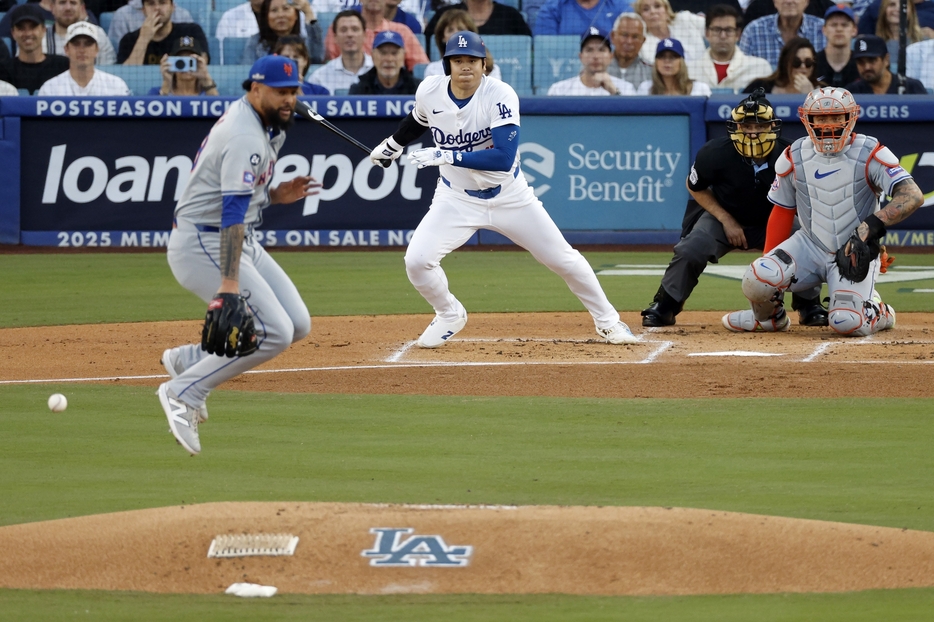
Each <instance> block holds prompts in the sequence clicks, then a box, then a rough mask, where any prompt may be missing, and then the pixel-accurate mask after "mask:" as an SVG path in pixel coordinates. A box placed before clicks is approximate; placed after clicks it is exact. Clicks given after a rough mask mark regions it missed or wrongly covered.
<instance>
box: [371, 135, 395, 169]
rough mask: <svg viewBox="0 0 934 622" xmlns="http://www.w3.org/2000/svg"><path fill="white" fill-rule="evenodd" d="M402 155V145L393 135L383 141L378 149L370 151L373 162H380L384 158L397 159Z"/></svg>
mask: <svg viewBox="0 0 934 622" xmlns="http://www.w3.org/2000/svg"><path fill="white" fill-rule="evenodd" d="M401 155H402V145H400V144H399V143H397V142H396V141H395V140H394V139H393V137H392V136H390V137H389V138H387V139H386V140H384V141H383V142H381V143H380V144H379V145H378V146H377V147H376V149H374V150H373V151H371V152H370V160H372V161H373V164H380V162H381V161H382V160H389V161H392V160H395V159H397V158H398V157H399V156H401Z"/></svg>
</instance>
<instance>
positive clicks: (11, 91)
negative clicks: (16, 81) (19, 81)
mask: <svg viewBox="0 0 934 622" xmlns="http://www.w3.org/2000/svg"><path fill="white" fill-rule="evenodd" d="M0 95H4V96H10V97H15V96H17V95H19V90H18V89H17V88H16V87H15V86H13V85H12V84H10V83H9V82H4V81H3V80H0Z"/></svg>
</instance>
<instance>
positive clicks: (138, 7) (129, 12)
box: [107, 0, 195, 62]
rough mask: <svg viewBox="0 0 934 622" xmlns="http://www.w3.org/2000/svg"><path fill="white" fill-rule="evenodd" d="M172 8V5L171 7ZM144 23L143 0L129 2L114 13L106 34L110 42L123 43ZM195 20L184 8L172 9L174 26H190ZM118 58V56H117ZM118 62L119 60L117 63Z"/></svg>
mask: <svg viewBox="0 0 934 622" xmlns="http://www.w3.org/2000/svg"><path fill="white" fill-rule="evenodd" d="M173 6H174V5H173ZM145 21H146V10H145V9H144V8H143V0H130V1H129V2H127V3H126V5H125V6H122V7H120V8H119V9H117V10H116V11H114V15H113V20H112V21H111V22H110V28H109V29H108V30H107V34H108V35H109V36H110V39H111V41H117V42H118V43H119V42H120V41H123V37H125V36H127V35H128V34H130V33H131V32H133V31H134V30H139V29H140V28H142V27H143V22H145ZM194 21H195V20H194V18H193V17H192V16H191V12H190V11H189V10H188V9H186V8H185V7H181V6H176V7H174V8H173V9H172V22H173V23H176V24H190V23H193V22H194ZM118 56H119V54H118ZM117 62H119V60H118V61H117Z"/></svg>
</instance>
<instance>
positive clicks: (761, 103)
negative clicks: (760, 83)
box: [726, 88, 782, 159]
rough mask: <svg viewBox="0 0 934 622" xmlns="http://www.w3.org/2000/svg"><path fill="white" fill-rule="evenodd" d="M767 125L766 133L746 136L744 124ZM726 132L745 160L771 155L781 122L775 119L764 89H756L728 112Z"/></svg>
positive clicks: (780, 131) (780, 128)
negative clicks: (768, 127) (728, 118)
mask: <svg viewBox="0 0 934 622" xmlns="http://www.w3.org/2000/svg"><path fill="white" fill-rule="evenodd" d="M765 123H767V124H769V125H770V128H771V129H769V130H768V131H766V132H759V133H757V134H747V133H746V132H744V131H743V128H742V126H743V125H744V124H750V125H752V124H756V125H761V124H765ZM726 131H727V132H728V133H729V134H730V140H732V141H733V146H734V147H736V150H737V151H738V152H739V153H740V155H742V156H743V157H746V158H754V159H762V158H764V157H766V156H767V155H769V153H771V151H772V149H773V148H774V147H775V141H776V140H778V137H779V135H781V133H782V120H781V119H776V118H775V111H774V110H773V109H772V104H771V103H769V100H767V99H766V98H765V89H763V88H758V89H756V90H755V91H754V92H753V93H752V94H751V95H750V96H749V97H747V98H746V99H744V100H743V101H741V102H740V103H739V105H738V106H736V108H734V109H733V110H732V111H730V120H729V121H727V122H726Z"/></svg>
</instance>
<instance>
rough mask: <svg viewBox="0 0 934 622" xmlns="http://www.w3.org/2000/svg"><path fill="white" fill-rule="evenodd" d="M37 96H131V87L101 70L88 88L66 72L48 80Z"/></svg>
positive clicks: (97, 70) (121, 79)
mask: <svg viewBox="0 0 934 622" xmlns="http://www.w3.org/2000/svg"><path fill="white" fill-rule="evenodd" d="M36 94H37V95H38V96H39V97H44V96H45V97H70V96H86V95H98V96H103V95H129V94H130V87H128V86H127V84H126V82H124V81H123V78H119V77H117V76H115V75H113V74H109V73H105V72H103V71H101V70H100V69H95V70H94V75H93V76H92V77H91V81H90V82H88V84H87V86H81V85H80V84H78V83H77V82H75V79H74V78H72V77H71V72H70V71H65V72H63V73H60V74H58V75H57V76H55V77H54V78H49V79H48V80H46V81H45V82H44V83H43V84H42V86H41V87H40V88H39V92H38V93H36Z"/></svg>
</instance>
